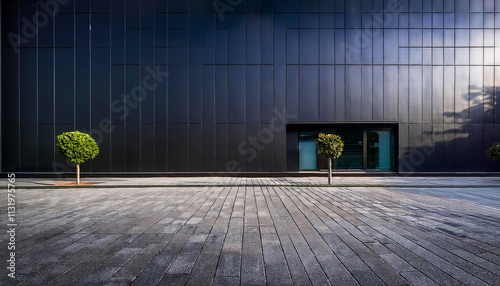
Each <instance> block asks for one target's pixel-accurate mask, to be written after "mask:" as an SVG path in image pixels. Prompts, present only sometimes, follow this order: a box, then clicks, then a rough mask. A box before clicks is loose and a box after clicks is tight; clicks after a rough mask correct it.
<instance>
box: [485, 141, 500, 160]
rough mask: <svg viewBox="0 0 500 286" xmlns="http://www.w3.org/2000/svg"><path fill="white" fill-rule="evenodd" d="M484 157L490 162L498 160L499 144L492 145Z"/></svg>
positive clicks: (499, 158)
mask: <svg viewBox="0 0 500 286" xmlns="http://www.w3.org/2000/svg"><path fill="white" fill-rule="evenodd" d="M486 156H487V157H488V159H491V160H500V143H496V144H493V146H491V147H490V149H488V153H487V154H486Z"/></svg>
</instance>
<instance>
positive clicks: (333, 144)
mask: <svg viewBox="0 0 500 286" xmlns="http://www.w3.org/2000/svg"><path fill="white" fill-rule="evenodd" d="M316 146H317V147H318V154H319V155H320V156H325V157H330V158H338V157H340V155H342V151H344V142H343V141H342V139H341V138H340V136H338V135H335V134H324V133H320V134H318V140H316Z"/></svg>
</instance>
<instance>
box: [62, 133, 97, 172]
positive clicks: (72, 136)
mask: <svg viewBox="0 0 500 286" xmlns="http://www.w3.org/2000/svg"><path fill="white" fill-rule="evenodd" d="M56 146H57V151H58V152H59V153H60V154H61V155H63V156H64V157H66V159H68V160H70V161H71V162H73V163H75V164H81V163H84V162H85V161H87V160H89V159H94V158H95V157H96V156H97V155H98V154H99V146H98V145H97V143H96V142H95V140H94V139H93V138H92V137H90V135H88V134H86V133H82V132H80V131H74V132H64V133H62V134H61V135H58V136H57V145H56Z"/></svg>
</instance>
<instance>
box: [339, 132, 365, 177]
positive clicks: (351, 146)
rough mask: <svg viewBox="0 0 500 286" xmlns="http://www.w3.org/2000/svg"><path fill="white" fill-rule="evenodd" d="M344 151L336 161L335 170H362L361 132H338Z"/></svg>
mask: <svg viewBox="0 0 500 286" xmlns="http://www.w3.org/2000/svg"><path fill="white" fill-rule="evenodd" d="M335 134H337V135H339V136H340V138H342V141H344V151H343V152H342V155H341V156H340V157H339V158H338V159H337V169H363V131H362V130H352V131H338V132H335Z"/></svg>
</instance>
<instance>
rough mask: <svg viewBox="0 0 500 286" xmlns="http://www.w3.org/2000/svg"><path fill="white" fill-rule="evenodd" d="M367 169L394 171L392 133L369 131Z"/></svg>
mask: <svg viewBox="0 0 500 286" xmlns="http://www.w3.org/2000/svg"><path fill="white" fill-rule="evenodd" d="M367 141H368V142H367V168H368V169H376V170H392V158H391V132H390V131H368V134H367Z"/></svg>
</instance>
